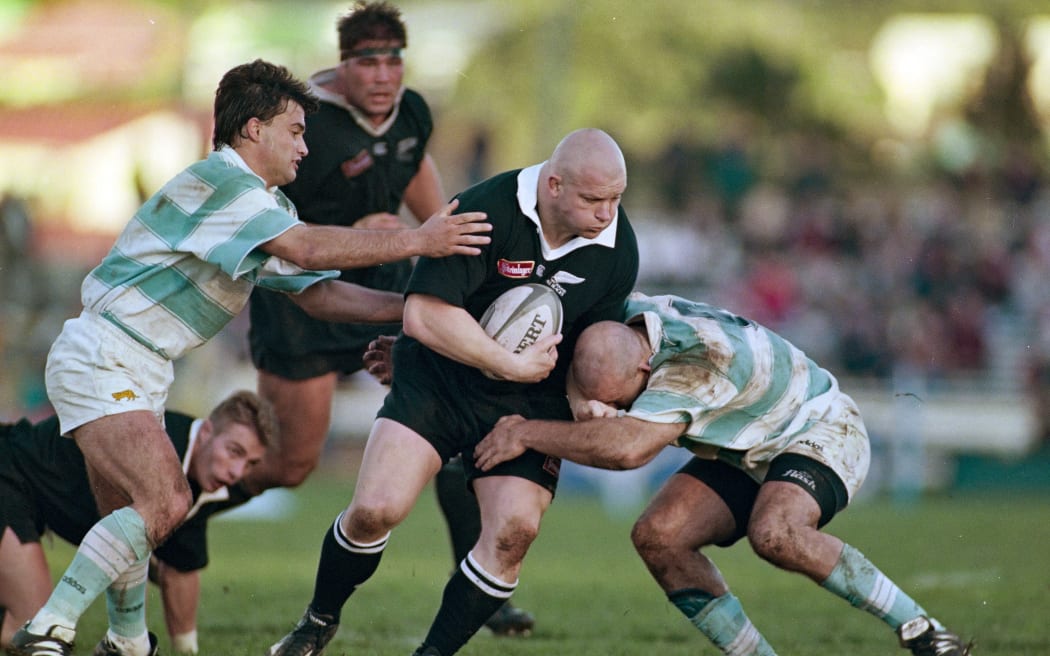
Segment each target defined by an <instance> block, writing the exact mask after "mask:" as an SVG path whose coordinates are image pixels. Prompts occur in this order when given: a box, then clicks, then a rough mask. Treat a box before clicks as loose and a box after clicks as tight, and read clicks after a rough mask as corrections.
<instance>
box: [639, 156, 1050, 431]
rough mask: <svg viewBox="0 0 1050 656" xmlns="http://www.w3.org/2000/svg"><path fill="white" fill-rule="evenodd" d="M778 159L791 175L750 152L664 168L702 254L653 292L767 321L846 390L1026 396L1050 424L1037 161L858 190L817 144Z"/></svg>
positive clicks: (1044, 212)
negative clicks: (908, 383) (888, 386)
mask: <svg viewBox="0 0 1050 656" xmlns="http://www.w3.org/2000/svg"><path fill="white" fill-rule="evenodd" d="M784 148H785V150H784V151H783V152H782V153H781V157H780V158H779V161H785V162H790V165H789V166H781V167H779V170H778V172H777V173H776V174H772V175H771V174H769V171H768V168H767V169H766V170H763V161H769V159H768V158H767V159H766V160H763V158H762V157H760V156H759V155H758V154H756V153H755V152H753V151H750V150H749V148H748V146H747V142H746V141H745V140H743V139H740V140H729V141H727V142H726V143H725V144H722V145H720V146H718V147H715V148H696V149H693V148H688V147H686V146H682V145H676V146H673V147H672V148H670V149H669V150H668V151H667V152H666V153H665V154H664V156H663V157H662V159H661V165H660V166H658V167H656V168H657V170H658V171H660V183H661V184H662V186H663V189H662V191H661V193H660V195H661V197H662V198H663V199H665V200H666V202H667V210H668V211H669V212H670V213H671V216H672V217H673V220H674V221H675V223H676V224H677V225H678V229H679V230H681V231H682V232H683V233H686V232H688V233H692V237H693V240H692V244H693V246H692V248H691V250H692V251H694V252H692V253H690V254H688V258H687V259H686V260H684V262H687V264H684V265H683V260H682V259H677V260H673V261H674V262H675V264H673V265H672V266H671V267H667V266H665V267H663V268H662V269H661V270H660V271H659V272H658V273H656V274H655V275H654V276H652V279H651V280H650V281H649V284H650V285H651V286H653V285H655V286H659V285H661V284H663V285H665V286H669V287H672V288H674V289H676V290H677V289H680V288H681V287H682V286H686V287H688V288H689V289H691V290H693V291H691V292H690V293H689V294H687V295H692V296H698V297H705V296H706V297H707V298H708V299H711V300H713V301H714V302H715V303H717V304H720V305H723V306H726V307H729V308H731V309H733V310H735V311H737V312H739V313H740V314H743V315H745V316H749V317H751V318H753V319H755V320H758V321H760V322H761V323H764V324H765V325H767V326H769V327H770V328H773V329H775V330H777V331H779V332H781V333H782V334H784V335H785V336H787V337H788V338H789V339H791V340H792V341H794V342H795V343H796V344H798V345H799V346H800V347H802V348H803V349H804V350H805V351H806V352H807V353H808V354H809V355H810V356H811V357H813V358H814V359H816V360H817V361H818V362H821V363H823V364H825V365H826V366H828V367H829V368H830V369H832V370H833V371H834V372H835V373H836V375H838V376H840V377H859V378H875V379H880V380H887V379H900V378H902V377H904V378H906V379H908V380H921V381H922V385H923V387H924V388H925V389H935V388H937V387H941V388H946V389H951V388H952V387H954V386H965V387H966V388H968V389H979V390H987V391H995V392H1007V393H1023V394H1030V395H1032V396H1033V397H1034V398H1036V403H1037V407H1038V408H1039V409H1040V412H1041V413H1042V414H1044V415H1046V414H1047V411H1046V410H1045V408H1047V406H1048V405H1050V403H1046V402H1044V400H1050V399H1047V398H1046V396H1047V393H1046V390H1047V389H1050V187H1048V186H1047V184H1046V179H1045V171H1044V170H1043V167H1042V165H1041V164H1040V162H1039V160H1038V159H1037V157H1035V156H1033V155H1032V153H1031V151H1029V150H1028V149H1026V148H1020V147H1017V148H1009V149H1006V150H1004V151H1003V152H1002V154H1001V157H999V158H997V162H998V163H997V164H996V165H994V166H989V165H983V164H978V163H974V165H972V166H968V167H964V168H960V169H956V170H952V169H950V168H948V167H946V166H937V164H938V162H937V161H936V159H931V161H932V162H933V164H934V165H933V166H931V167H930V171H932V172H930V171H928V172H927V174H925V175H914V176H904V175H901V174H896V175H882V176H880V175H869V176H863V177H861V176H853V175H850V174H849V173H848V172H847V171H846V169H845V168H844V167H843V166H842V162H841V160H839V159H838V158H837V156H836V153H835V152H834V148H833V147H832V146H830V145H829V144H828V143H827V142H825V141H823V140H821V139H819V138H811V137H799V138H797V139H795V140H794V141H792V140H791V139H788V140H785V142H784ZM776 159H777V158H774V160H776ZM769 168H777V167H769ZM643 232H644V230H643ZM683 241H688V240H685V239H684V238H683ZM643 257H644V256H643ZM668 259H671V258H668ZM679 271H685V272H686V273H685V275H684V278H688V280H686V279H683V277H681V276H679V274H678V272H679ZM1042 425H1043V426H1050V417H1046V418H1044V420H1043V421H1042ZM1043 434H1044V437H1045V435H1046V431H1044V433H1043Z"/></svg>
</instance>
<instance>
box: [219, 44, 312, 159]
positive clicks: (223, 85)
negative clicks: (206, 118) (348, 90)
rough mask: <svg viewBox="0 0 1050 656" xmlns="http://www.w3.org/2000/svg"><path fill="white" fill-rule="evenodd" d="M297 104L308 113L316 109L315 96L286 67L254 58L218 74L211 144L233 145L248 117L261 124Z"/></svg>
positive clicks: (220, 145) (241, 134)
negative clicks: (249, 61)
mask: <svg viewBox="0 0 1050 656" xmlns="http://www.w3.org/2000/svg"><path fill="white" fill-rule="evenodd" d="M289 102H294V103H297V104H299V105H300V106H301V107H302V108H303V110H304V111H305V112H306V113H307V114H309V113H311V112H315V111H317V108H318V106H319V105H318V101H317V98H316V97H315V96H314V95H313V94H312V93H310V90H309V89H308V88H307V86H306V85H305V84H304V83H303V82H301V81H299V80H297V79H296V78H295V76H293V75H292V74H291V73H290V72H289V71H288V69H287V68H285V67H284V66H279V65H277V64H271V63H269V62H266V61H263V60H261V59H256V60H255V61H253V62H251V63H249V64H241V65H240V66H235V67H234V68H231V69H230V70H229V71H227V72H226V74H225V75H223V76H222V80H220V81H219V88H218V89H216V91H215V132H214V134H213V135H212V146H214V147H215V149H216V150H218V149H219V148H221V147H222V146H223V145H227V146H234V145H236V142H237V141H238V139H240V138H241V137H243V136H244V135H243V133H242V132H241V131H242V130H243V129H244V126H245V125H246V124H247V123H248V121H249V120H251V119H252V118H257V119H259V120H260V121H262V122H263V123H266V122H269V121H270V120H272V119H273V117H275V116H277V115H278V114H281V113H282V112H284V111H285V110H286V109H287V108H288V103H289Z"/></svg>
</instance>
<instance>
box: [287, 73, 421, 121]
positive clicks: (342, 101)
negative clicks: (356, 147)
mask: <svg viewBox="0 0 1050 656" xmlns="http://www.w3.org/2000/svg"><path fill="white" fill-rule="evenodd" d="M333 79H335V69H334V68H326V69H324V70H323V71H318V72H316V73H314V74H313V75H311V76H310V79H309V80H308V84H309V86H310V91H312V92H313V94H314V95H315V96H317V99H318V100H320V101H321V102H324V103H328V104H329V105H335V106H336V107H342V108H343V109H345V110H346V111H347V112H349V113H350V116H351V117H352V118H353V119H354V122H355V123H357V125H358V127H360V128H361V129H362V130H364V131H365V132H366V133H367V134H368V135H369V136H371V137H381V136H383V135H384V134H386V132H387V130H389V129H390V126H392V125H393V124H394V121H396V120H397V113H398V111H400V109H401V98H402V96H404V95H405V87H404V85H402V86H401V88H400V89H398V90H397V98H395V99H394V108H393V110H391V112H390V116H388V117H387V119H386V120H385V121H383V122H382V123H380V124H379V125H378V126H375V125H372V121H371V120H369V118H368V117H367V116H365V114H364V113H363V112H362V111H361V110H360V109H358V108H356V107H354V106H353V105H351V104H350V103H348V102H346V98H344V97H343V95H342V94H339V93H334V92H332V91H329V90H328V89H326V88H325V87H324V85H325V84H328V83H329V82H331V81H332V80H333Z"/></svg>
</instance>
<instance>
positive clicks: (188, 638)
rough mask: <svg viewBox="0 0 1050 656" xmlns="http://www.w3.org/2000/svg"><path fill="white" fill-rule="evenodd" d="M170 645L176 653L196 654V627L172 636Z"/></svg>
mask: <svg viewBox="0 0 1050 656" xmlns="http://www.w3.org/2000/svg"><path fill="white" fill-rule="evenodd" d="M171 646H172V649H173V650H174V651H175V653H176V654H196V653H197V629H194V630H192V631H187V632H185V633H179V634H178V635H174V636H172V637H171Z"/></svg>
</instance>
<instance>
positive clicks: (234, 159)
mask: <svg viewBox="0 0 1050 656" xmlns="http://www.w3.org/2000/svg"><path fill="white" fill-rule="evenodd" d="M215 152H216V154H217V155H218V156H219V157H221V158H223V159H225V160H226V161H227V162H229V163H230V164H233V165H234V166H236V167H239V168H242V169H244V170H245V171H247V172H248V173H251V174H252V175H254V176H255V177H257V178H259V179H260V180H262V183H263V184H264V185H265V184H266V180H263V177H262V176H261V175H259V174H258V173H256V172H255V171H253V170H252V167H250V166H248V162H245V161H244V158H243V157H241V154H240V153H238V152H237V151H236V150H234V149H233V147H232V146H229V145H224V146H223V147H222V148H219V149H218V150H217V151H215ZM266 191H268V192H270V194H274V193H276V192H277V186H276V185H274V186H272V187H267V188H266Z"/></svg>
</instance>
